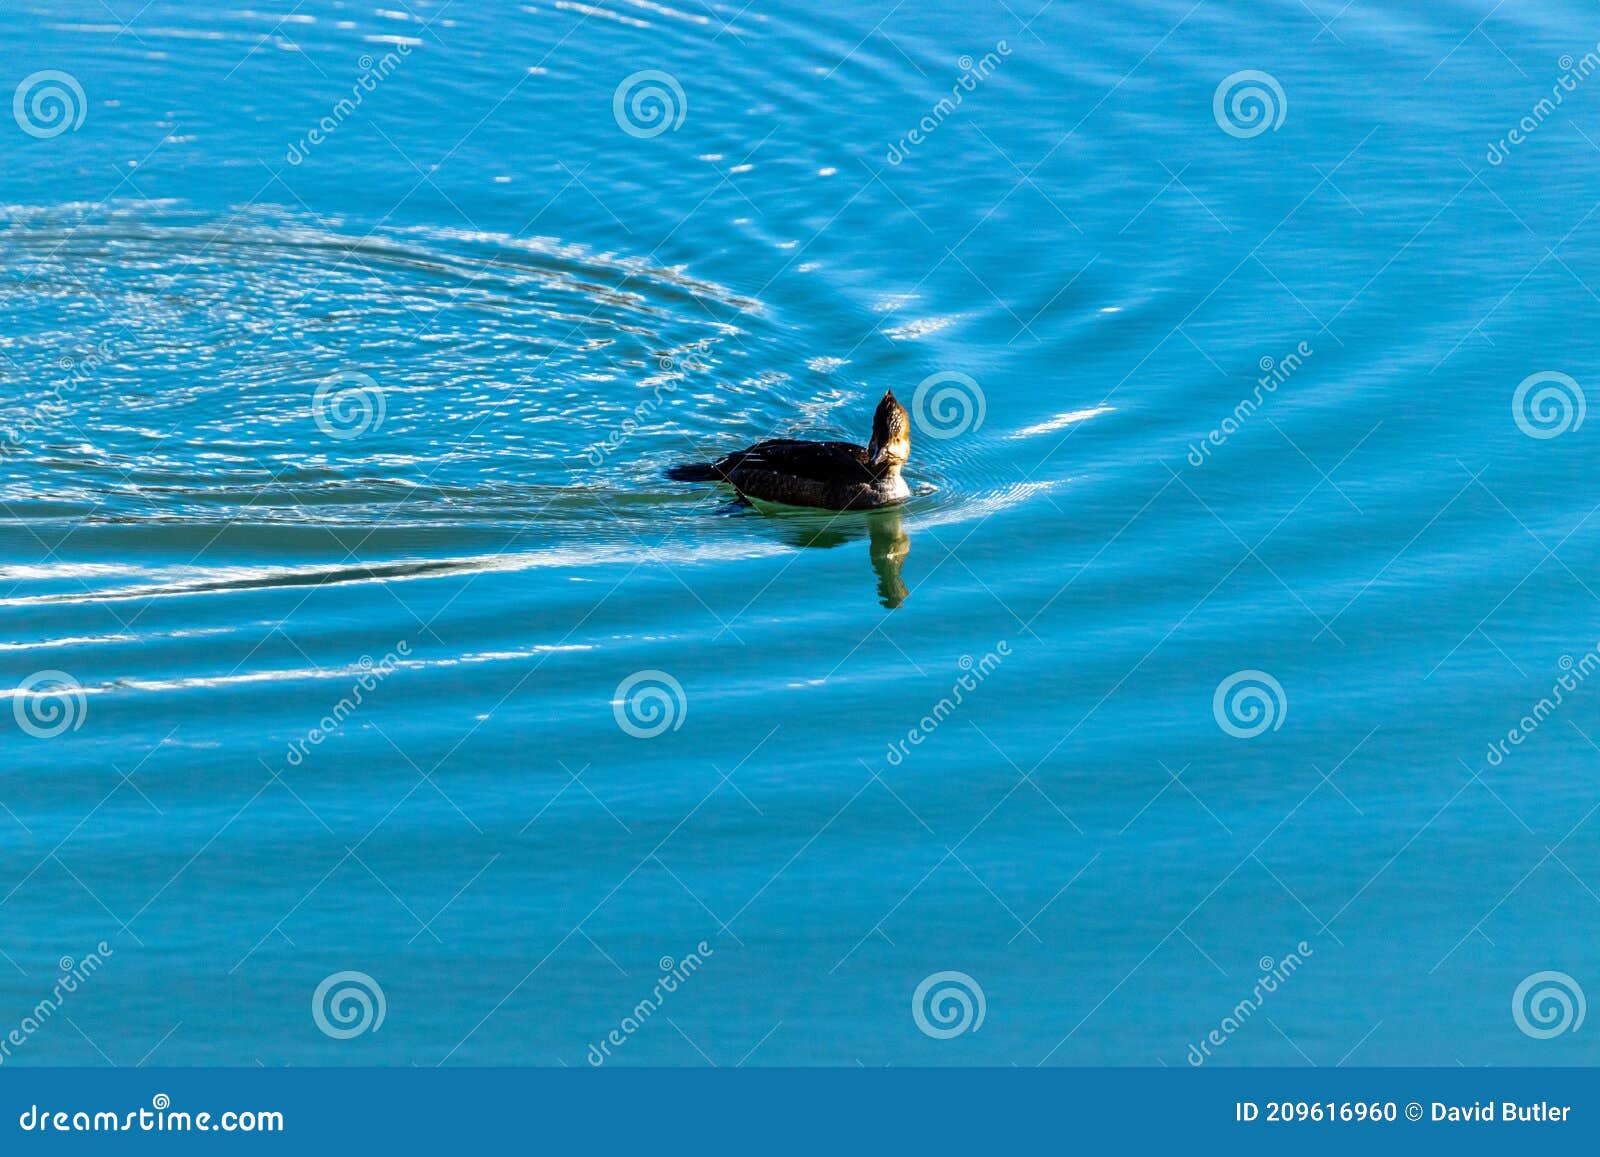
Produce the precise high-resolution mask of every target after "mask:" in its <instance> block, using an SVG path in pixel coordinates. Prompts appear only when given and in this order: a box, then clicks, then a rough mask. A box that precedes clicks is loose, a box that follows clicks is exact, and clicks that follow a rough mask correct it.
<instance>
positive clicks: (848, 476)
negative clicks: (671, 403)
mask: <svg viewBox="0 0 1600 1157" xmlns="http://www.w3.org/2000/svg"><path fill="white" fill-rule="evenodd" d="M716 469H717V470H718V471H719V472H720V473H721V474H722V476H723V477H724V478H727V479H728V480H729V481H734V480H735V479H734V475H735V474H737V473H739V472H741V471H746V470H759V471H764V472H770V473H774V474H782V475H786V476H788V477H790V478H806V479H811V480H813V481H817V482H826V483H830V484H848V483H855V482H871V481H873V479H874V478H876V477H877V475H876V474H875V473H874V472H873V469H872V467H871V465H870V463H869V462H868V459H867V451H866V448H865V447H862V446H857V445H856V444H855V443H854V442H804V441H800V440H797V439H792V438H775V439H772V440H771V441H767V442H757V443H756V444H755V445H754V446H751V447H750V448H749V449H747V450H739V451H736V452H735V453H733V454H729V455H728V456H727V457H726V458H724V459H722V461H720V462H718V463H717V464H716Z"/></svg>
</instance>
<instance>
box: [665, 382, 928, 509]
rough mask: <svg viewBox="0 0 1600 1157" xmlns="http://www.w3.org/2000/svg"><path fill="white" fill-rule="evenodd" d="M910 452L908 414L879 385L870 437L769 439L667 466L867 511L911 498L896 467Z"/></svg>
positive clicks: (742, 490) (812, 502) (688, 475)
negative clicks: (709, 458) (856, 439)
mask: <svg viewBox="0 0 1600 1157" xmlns="http://www.w3.org/2000/svg"><path fill="white" fill-rule="evenodd" d="M910 457H911V419H910V416H909V415H907V414H906V411H905V407H903V406H901V405H900V403H899V402H897V401H895V397H894V392H893V391H892V390H891V391H886V392H885V393H884V395H883V400H882V401H880V402H879V403H878V409H877V412H876V413H874V414H873V415H872V441H870V442H868V443H867V444H866V445H865V446H858V445H856V444H855V443H854V442H804V441H800V440H798V439H793V438H774V439H771V440H769V441H766V442H757V443H756V444H755V445H754V446H751V447H749V448H747V449H744V450H736V451H734V452H733V453H732V454H729V455H728V456H727V457H725V458H719V459H718V460H717V461H715V462H691V463H686V464H684V465H682V466H674V467H672V468H671V469H670V470H668V471H667V477H668V478H671V479H673V480H674V481H676V482H726V483H727V484H728V485H730V486H732V487H733V488H734V489H735V490H737V491H738V492H739V494H740V495H741V496H743V497H745V498H754V499H758V500H760V501H763V502H777V503H782V504H784V505H786V506H818V507H821V508H822V509H824V510H870V509H873V508H874V507H879V506H893V505H894V504H896V503H898V502H904V501H905V500H906V499H907V498H909V497H911V488H910V487H909V486H907V485H906V483H905V479H903V478H901V477H900V467H902V466H904V465H905V464H906V460H907V459H909V458H910Z"/></svg>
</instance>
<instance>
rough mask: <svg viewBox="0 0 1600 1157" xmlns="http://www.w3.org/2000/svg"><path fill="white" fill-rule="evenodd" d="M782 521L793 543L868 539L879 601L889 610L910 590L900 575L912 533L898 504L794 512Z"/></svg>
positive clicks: (834, 543)
mask: <svg viewBox="0 0 1600 1157" xmlns="http://www.w3.org/2000/svg"><path fill="white" fill-rule="evenodd" d="M785 514H786V515H788V516H787V517H784V518H783V519H782V520H781V524H782V526H783V528H784V538H785V539H786V540H787V541H788V542H790V543H791V544H792V545H794V546H801V547H822V548H830V547H835V546H843V545H844V544H845V543H848V542H857V541H860V540H861V539H862V538H866V539H867V548H868V555H869V557H870V558H871V560H872V570H873V573H874V574H876V576H877V580H878V602H879V603H881V604H882V605H883V606H885V607H888V608H889V609H890V610H893V609H894V608H896V607H898V606H899V605H900V604H901V603H903V602H905V601H906V598H907V596H908V595H909V594H910V593H911V592H910V590H908V589H907V587H906V584H905V580H904V579H903V578H902V577H901V575H900V568H901V566H902V565H903V564H904V563H905V560H906V555H908V554H910V553H911V535H910V534H908V533H907V531H906V524H905V515H904V514H903V513H902V511H901V508H900V507H898V506H890V507H885V508H884V509H882V510H871V511H863V512H860V513H846V514H836V513H833V512H828V513H822V512H820V511H819V512H817V513H811V512H807V513H805V514H792V515H790V514H789V512H787V511H786V512H785Z"/></svg>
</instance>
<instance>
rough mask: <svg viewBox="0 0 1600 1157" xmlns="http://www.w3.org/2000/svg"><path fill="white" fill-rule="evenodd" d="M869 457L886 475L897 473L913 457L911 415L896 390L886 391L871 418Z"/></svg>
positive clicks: (868, 444)
mask: <svg viewBox="0 0 1600 1157" xmlns="http://www.w3.org/2000/svg"><path fill="white" fill-rule="evenodd" d="M867 457H868V459H870V460H871V462H872V464H873V466H875V467H877V468H878V469H880V470H882V471H883V472H884V473H886V474H887V473H892V472H895V471H898V470H899V469H900V467H902V466H904V465H905V464H906V462H907V461H908V460H910V458H911V416H910V415H909V414H907V413H906V410H905V407H904V406H902V405H901V404H900V403H899V402H897V401H895V397H894V391H893V390H886V391H884V395H883V400H882V401H881V402H879V403H878V409H877V412H876V413H874V414H873V415H872V441H871V442H868V443H867Z"/></svg>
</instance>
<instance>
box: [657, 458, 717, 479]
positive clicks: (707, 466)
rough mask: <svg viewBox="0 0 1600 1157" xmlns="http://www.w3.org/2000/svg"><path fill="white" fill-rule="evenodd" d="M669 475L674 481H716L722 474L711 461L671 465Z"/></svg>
mask: <svg viewBox="0 0 1600 1157" xmlns="http://www.w3.org/2000/svg"><path fill="white" fill-rule="evenodd" d="M667 477H668V478H670V479H672V480H673V481H674V482H715V481H716V480H717V479H718V478H720V477H722V475H721V474H719V473H718V472H717V468H716V466H715V465H714V464H713V463H711V462H685V463H683V464H682V465H679V466H672V467H669V468H668V470H667Z"/></svg>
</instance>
